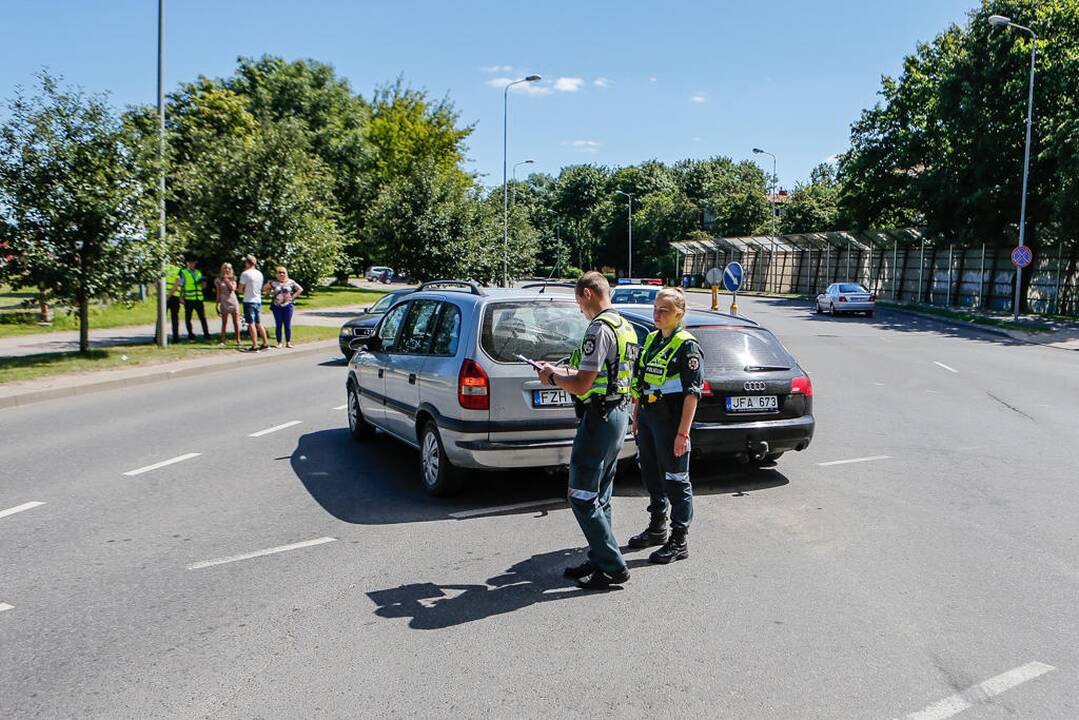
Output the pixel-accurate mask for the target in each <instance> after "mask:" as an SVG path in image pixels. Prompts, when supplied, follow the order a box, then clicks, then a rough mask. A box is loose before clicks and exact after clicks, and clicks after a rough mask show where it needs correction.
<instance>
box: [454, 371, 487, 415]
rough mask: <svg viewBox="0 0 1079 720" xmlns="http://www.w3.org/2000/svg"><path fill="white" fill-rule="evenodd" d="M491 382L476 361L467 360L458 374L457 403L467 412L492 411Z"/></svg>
mask: <svg viewBox="0 0 1079 720" xmlns="http://www.w3.org/2000/svg"><path fill="white" fill-rule="evenodd" d="M490 390H491V381H490V379H488V377H487V373H486V372H484V370H483V368H481V367H480V366H479V365H477V364H476V361H475V360H472V359H466V360H465V361H464V362H463V363H461V372H460V373H458V374H457V401H458V402H459V403H461V407H463V408H465V409H466V410H490V409H491V392H490Z"/></svg>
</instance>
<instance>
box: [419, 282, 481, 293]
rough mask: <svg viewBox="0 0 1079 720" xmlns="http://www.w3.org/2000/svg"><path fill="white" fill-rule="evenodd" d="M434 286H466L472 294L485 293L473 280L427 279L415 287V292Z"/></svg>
mask: <svg viewBox="0 0 1079 720" xmlns="http://www.w3.org/2000/svg"><path fill="white" fill-rule="evenodd" d="M436 287H461V288H468V291H469V292H470V293H472V294H473V295H486V294H487V293H485V292H484V291H483V288H481V287H480V286H479V285H477V284H476V282H475V281H474V280H428V281H427V282H425V283H422V284H421V285H420V286H419V287H418V288H416V292H420V291H422V290H429V289H431V288H436Z"/></svg>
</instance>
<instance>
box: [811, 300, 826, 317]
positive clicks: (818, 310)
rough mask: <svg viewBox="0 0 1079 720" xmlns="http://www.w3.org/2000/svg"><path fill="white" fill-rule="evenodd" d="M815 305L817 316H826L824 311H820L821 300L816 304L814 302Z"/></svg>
mask: <svg viewBox="0 0 1079 720" xmlns="http://www.w3.org/2000/svg"><path fill="white" fill-rule="evenodd" d="M813 304H814V305H815V306H816V308H817V314H818V315H823V314H824V311H823V310H821V309H820V300H817V301H816V302H814V303H813Z"/></svg>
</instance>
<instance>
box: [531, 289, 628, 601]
mask: <svg viewBox="0 0 1079 720" xmlns="http://www.w3.org/2000/svg"><path fill="white" fill-rule="evenodd" d="M575 295H576V297H577V305H578V306H579V307H580V308H581V312H582V313H583V314H584V316H585V317H586V318H588V319H589V320H590V321H591V323H590V324H589V326H588V329H587V330H586V331H585V335H584V339H583V340H582V341H581V346H580V347H579V348H578V349H577V351H576V352H574V353H573V357H572V358H571V359H570V367H568V368H558V367H554V366H551V365H548V364H547V363H541V367H540V369H539V370H538V374H539V378H540V380H541V381H543V382H544V383H547V384H549V385H553V386H555V387H559V388H562V389H563V390H566V391H567V392H569V393H571V394H573V395H574V396H575V400H574V405H575V407H576V409H577V416H578V418H579V419H580V422H579V424H578V425H577V436H576V438H575V439H574V441H573V451H572V455H571V456H570V470H569V502H570V506H571V507H572V508H573V514H574V516H575V517H576V518H577V523H578V524H579V525H580V526H581V530H582V531H583V532H584V536H585V538H586V539H587V540H588V561H587V562H585V563H583V564H581V565H578V566H576V567H570V568H566V571H565V575H566V577H569V578H573V579H575V580H577V585H578V586H579V587H581V588H584V589H586V590H603V589H605V588H608V587H610V586H611V585H619V584H621V583H624V582H626V581H627V580H629V570H627V569H626V561H625V560H624V559H623V558H622V553H621V551H620V550H619V549H618V542H617V541H616V540H615V539H614V534H613V533H612V532H611V493H612V492H613V490H614V475H615V471H616V470H617V469H618V455H619V453H620V452H621V451H622V444H623V442H624V441H625V438H626V427H627V425H628V423H629V412H628V407H627V405H628V401H629V392H630V383H631V381H632V377H633V367H634V363H635V362H636V360H637V350H638V346H637V334H636V332H634V330H633V327H632V326H631V325H630V324H629V322H628V321H626V320H625V319H624V318H623V317H622V316H621V315H619V314H618V313H617V312H615V310H614V309H613V308H612V307H611V287H610V285H608V284H607V278H605V277H604V276H603V275H601V274H600V273H598V272H588V273H585V274H584V275H582V276H581V277H580V279H579V280H577V287H576V291H575Z"/></svg>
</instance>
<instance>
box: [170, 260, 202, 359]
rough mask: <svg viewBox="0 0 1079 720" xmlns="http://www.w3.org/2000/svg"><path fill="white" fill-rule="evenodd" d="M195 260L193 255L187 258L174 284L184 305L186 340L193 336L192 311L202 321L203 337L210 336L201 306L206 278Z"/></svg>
mask: <svg viewBox="0 0 1079 720" xmlns="http://www.w3.org/2000/svg"><path fill="white" fill-rule="evenodd" d="M196 262H197V261H196V260H195V258H193V257H188V258H187V267H185V268H181V269H180V275H179V277H178V278H177V279H176V286H175V289H176V290H178V291H179V292H180V302H181V303H183V305H184V323H185V324H186V325H187V339H188V340H190V339H191V338H193V337H195V332H194V330H192V328H191V313H192V311H194V312H196V313H198V316H199V321H200V322H201V323H202V335H203V337H205V338H207V339H209V337H210V328H209V327H207V326H206V309H205V308H204V307H203V300H204V299H205V295H204V294H203V288H205V287H206V278H204V277H203V276H202V271H201V270H199V269H197V268H196V267H195V264H196Z"/></svg>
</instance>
